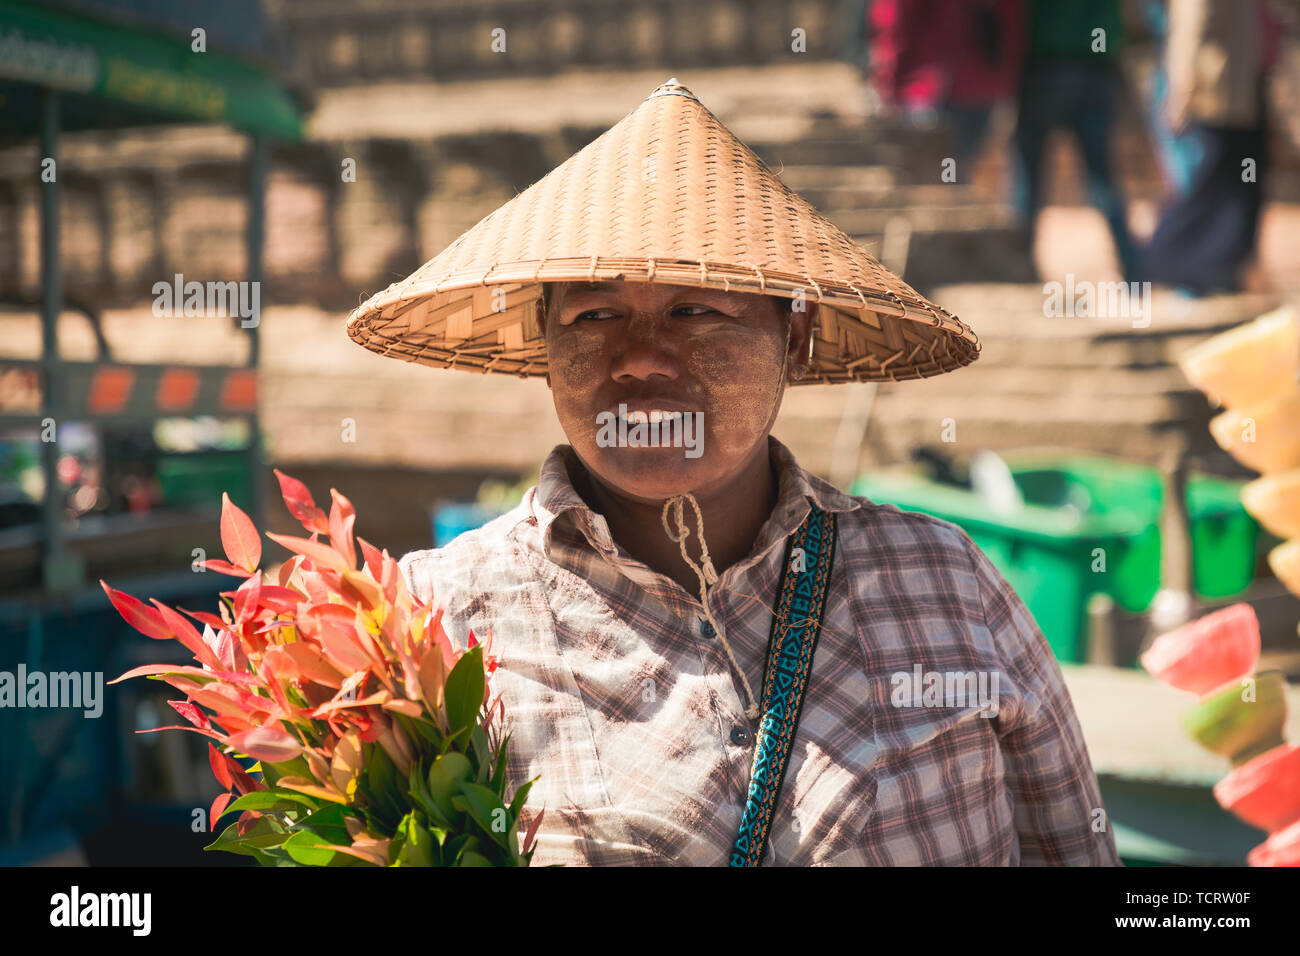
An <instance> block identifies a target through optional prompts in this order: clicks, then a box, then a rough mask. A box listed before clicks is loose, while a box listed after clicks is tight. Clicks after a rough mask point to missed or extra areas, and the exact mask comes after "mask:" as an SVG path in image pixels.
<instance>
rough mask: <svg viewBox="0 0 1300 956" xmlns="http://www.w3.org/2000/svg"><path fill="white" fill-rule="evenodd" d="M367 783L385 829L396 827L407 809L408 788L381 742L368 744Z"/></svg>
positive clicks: (366, 756)
mask: <svg viewBox="0 0 1300 956" xmlns="http://www.w3.org/2000/svg"><path fill="white" fill-rule="evenodd" d="M366 746H367V748H368V753H367V754H366V755H365V768H366V780H365V782H366V784H367V785H368V786H367V790H368V791H369V794H370V798H371V800H372V802H373V804H374V807H375V810H376V811H377V812H378V814H379V816H380V818H381V819H382V820H383V821H384V831H385V832H389V831H391V830H392V829H393V828H395V827H396V826H397V824H398V822H399V821H400V820H401V819H402V815H403V814H404V813H405V812H406V810H407V805H406V800H405V796H406V788H405V787H403V786H402V779H401V777H400V775H399V774H398V772H397V767H396V766H394V764H393V761H392V758H390V757H389V756H388V753H387V751H385V750H384V748H383V747H381V746H380V745H379V744H367V745H366Z"/></svg>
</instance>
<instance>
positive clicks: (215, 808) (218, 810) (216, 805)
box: [208, 793, 235, 830]
mask: <svg viewBox="0 0 1300 956" xmlns="http://www.w3.org/2000/svg"><path fill="white" fill-rule="evenodd" d="M234 799H235V795H234V794H233V793H219V794H217V799H215V800H213V801H212V809H211V810H209V811H208V829H209V830H215V829H216V827H217V821H218V820H220V819H221V815H222V814H223V813H225V812H226V807H227V806H228V805H229V804H230V801H231V800H234Z"/></svg>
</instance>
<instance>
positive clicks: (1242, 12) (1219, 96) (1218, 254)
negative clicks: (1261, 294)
mask: <svg viewBox="0 0 1300 956" xmlns="http://www.w3.org/2000/svg"><path fill="white" fill-rule="evenodd" d="M1277 48H1278V22H1277V20H1276V19H1275V18H1274V17H1273V16H1272V15H1271V14H1270V12H1269V5H1268V3H1267V2H1266V0H1238V2H1229V0H1170V3H1169V5H1168V34H1167V37H1166V40H1165V51H1164V64H1163V67H1164V73H1165V77H1164V80H1165V87H1166V90H1167V93H1166V96H1165V99H1164V109H1163V111H1162V112H1163V116H1162V117H1161V121H1162V123H1163V129H1164V130H1167V131H1168V133H1169V134H1172V135H1173V136H1175V137H1178V140H1179V141H1180V142H1182V141H1185V142H1186V143H1187V144H1188V145H1187V146H1186V147H1185V148H1186V150H1187V152H1188V153H1189V154H1190V162H1189V165H1188V168H1187V170H1186V173H1185V179H1184V180H1183V181H1182V182H1180V183H1179V185H1180V186H1181V188H1180V189H1179V191H1178V192H1177V194H1176V195H1175V198H1174V200H1173V203H1172V204H1171V205H1170V206H1169V208H1168V209H1166V210H1165V212H1164V213H1163V215H1162V216H1161V218H1160V223H1159V225H1158V226H1157V227H1156V231H1155V234H1154V235H1153V236H1152V238H1151V242H1150V244H1149V245H1148V246H1147V248H1146V250H1145V251H1144V254H1143V261H1142V268H1143V273H1144V274H1143V278H1144V279H1148V280H1150V281H1152V282H1160V283H1165V284H1167V285H1171V286H1176V287H1177V288H1179V289H1181V290H1183V291H1184V292H1185V293H1189V294H1193V295H1206V294H1210V293H1214V292H1232V291H1237V290H1239V289H1240V288H1241V287H1242V276H1243V272H1244V270H1245V269H1246V267H1247V265H1248V263H1249V260H1250V259H1251V256H1252V253H1253V251H1254V248H1255V239H1256V235H1257V233H1258V230H1259V216H1260V208H1261V206H1262V205H1263V181H1264V176H1265V171H1266V167H1267V162H1266V155H1265V154H1266V152H1267V128H1266V123H1265V113H1266V109H1265V95H1264V83H1265V78H1266V77H1267V74H1268V71H1269V69H1270V68H1271V67H1272V65H1273V63H1274V62H1275V61H1276V58H1277Z"/></svg>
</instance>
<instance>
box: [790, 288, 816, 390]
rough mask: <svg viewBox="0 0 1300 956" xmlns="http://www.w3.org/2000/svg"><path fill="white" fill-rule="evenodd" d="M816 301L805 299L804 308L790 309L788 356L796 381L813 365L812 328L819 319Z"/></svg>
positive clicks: (792, 376) (793, 377)
mask: <svg viewBox="0 0 1300 956" xmlns="http://www.w3.org/2000/svg"><path fill="white" fill-rule="evenodd" d="M817 308H818V304H817V303H816V302H808V301H807V300H804V302H803V309H802V310H799V309H791V310H790V345H789V348H788V351H787V352H786V356H787V358H788V360H789V361H790V362H791V373H790V377H791V378H792V379H794V380H795V381H798V380H799V379H801V378H803V377H804V376H805V375H806V374H808V369H809V368H810V367H811V365H812V330H813V323H814V322H816V321H817Z"/></svg>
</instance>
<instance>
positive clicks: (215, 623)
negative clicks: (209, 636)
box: [179, 608, 230, 631]
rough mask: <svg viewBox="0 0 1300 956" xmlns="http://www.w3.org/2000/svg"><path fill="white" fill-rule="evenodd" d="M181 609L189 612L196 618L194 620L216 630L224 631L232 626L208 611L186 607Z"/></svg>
mask: <svg viewBox="0 0 1300 956" xmlns="http://www.w3.org/2000/svg"><path fill="white" fill-rule="evenodd" d="M179 610H181V611H183V612H184V613H186V614H188V615H189V616H190V617H192V618H194V620H196V621H198V622H199V623H200V624H206V625H208V626H209V627H211V628H213V629H214V630H218V631H224V630H225V629H226V628H227V627H229V626H230V625H228V624H227V623H226V622H225V621H223V620H222V619H221V618H219V617H217V616H216V615H215V614H209V613H208V612H207V611H186V610H185V608H180V609H179Z"/></svg>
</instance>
